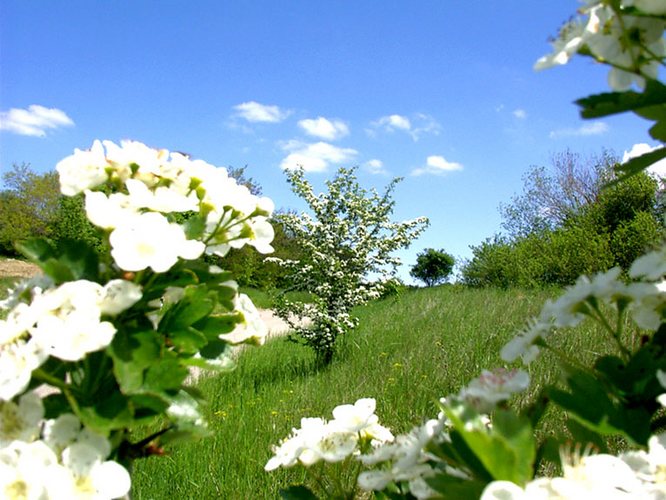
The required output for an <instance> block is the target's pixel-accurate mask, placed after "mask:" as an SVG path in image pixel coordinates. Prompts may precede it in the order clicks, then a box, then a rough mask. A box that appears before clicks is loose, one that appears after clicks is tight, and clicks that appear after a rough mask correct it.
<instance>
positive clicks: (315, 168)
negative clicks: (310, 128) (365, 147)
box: [280, 141, 358, 172]
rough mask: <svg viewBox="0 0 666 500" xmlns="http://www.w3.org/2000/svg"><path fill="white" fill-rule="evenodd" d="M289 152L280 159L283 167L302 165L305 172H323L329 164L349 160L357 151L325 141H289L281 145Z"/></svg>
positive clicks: (290, 167)
mask: <svg viewBox="0 0 666 500" xmlns="http://www.w3.org/2000/svg"><path fill="white" fill-rule="evenodd" d="M282 149H284V150H285V151H289V154H288V155H287V156H286V157H285V158H284V159H283V160H282V162H281V164H280V166H281V167H282V168H283V169H293V168H298V167H303V169H304V170H305V171H306V172H325V171H326V170H328V166H329V165H330V164H340V163H345V162H349V161H351V160H352V158H354V157H355V156H356V155H357V154H358V151H356V150H355V149H351V148H341V147H338V146H334V145H332V144H329V143H327V142H321V141H320V142H315V143H311V144H309V143H304V142H301V141H289V142H287V143H286V144H284V145H283V146H282Z"/></svg>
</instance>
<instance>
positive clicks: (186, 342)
mask: <svg viewBox="0 0 666 500" xmlns="http://www.w3.org/2000/svg"><path fill="white" fill-rule="evenodd" d="M169 338H170V339H171V342H173V345H174V346H175V347H177V348H178V350H179V351H180V352H184V353H188V354H194V353H196V352H198V351H199V349H200V348H202V347H203V346H205V345H206V343H207V342H208V340H207V339H206V336H205V335H204V334H203V333H201V332H199V331H197V330H196V329H195V328H192V327H191V326H188V327H187V328H183V329H181V330H172V331H170V332H169Z"/></svg>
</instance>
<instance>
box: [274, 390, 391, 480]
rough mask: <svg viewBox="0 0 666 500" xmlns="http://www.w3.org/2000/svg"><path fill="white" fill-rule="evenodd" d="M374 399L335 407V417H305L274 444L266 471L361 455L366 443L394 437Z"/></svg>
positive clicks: (376, 444)
mask: <svg viewBox="0 0 666 500" xmlns="http://www.w3.org/2000/svg"><path fill="white" fill-rule="evenodd" d="M375 406H376V402H375V400H374V399H371V398H365V399H359V400H358V401H356V402H355V403H354V404H353V405H351V404H345V405H340V406H337V407H335V409H334V410H333V419H332V420H328V421H327V420H325V419H322V418H303V419H301V427H300V428H299V429H293V430H292V434H291V436H289V437H288V438H286V439H284V440H283V441H282V442H281V443H280V445H279V446H276V447H274V449H273V453H274V456H273V457H272V458H271V459H270V460H269V461H268V462H267V463H266V466H265V469H266V470H267V471H271V470H275V469H277V468H278V467H291V466H293V465H296V464H297V463H300V464H302V465H305V466H310V465H313V464H315V463H317V462H319V461H322V460H323V461H325V462H340V461H342V460H344V459H345V458H347V457H349V456H351V455H356V456H359V455H360V453H361V451H362V449H365V448H367V446H366V445H368V444H369V445H370V446H371V447H372V446H378V445H380V444H382V443H386V442H390V441H393V434H391V431H389V430H388V429H387V428H386V427H384V426H382V425H380V424H379V418H378V417H377V415H375Z"/></svg>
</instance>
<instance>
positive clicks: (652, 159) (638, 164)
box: [610, 122, 666, 185]
mask: <svg viewBox="0 0 666 500" xmlns="http://www.w3.org/2000/svg"><path fill="white" fill-rule="evenodd" d="M655 126H656V125H655ZM660 126H663V127H666V122H664V123H662V124H660ZM664 132H666V130H665V131H664ZM664 135H665V136H666V133H665V134H664ZM661 140H666V139H661ZM662 158H666V148H659V149H655V150H654V151H650V152H648V153H644V154H642V155H640V156H637V157H635V158H632V159H631V160H629V161H626V162H625V163H622V164H620V165H618V166H617V167H615V171H616V173H617V174H618V178H617V179H615V180H614V181H613V182H611V183H610V184H611V185H613V184H617V183H619V182H622V181H623V180H625V179H627V178H628V177H631V176H632V175H636V174H638V173H639V172H642V171H643V170H645V169H646V168H648V167H649V166H650V165H652V164H653V163H656V162H658V161H659V160H661V159H662Z"/></svg>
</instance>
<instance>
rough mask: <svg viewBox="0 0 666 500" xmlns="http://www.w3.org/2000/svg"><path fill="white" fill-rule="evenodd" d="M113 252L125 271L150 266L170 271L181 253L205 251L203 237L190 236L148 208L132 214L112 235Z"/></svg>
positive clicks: (185, 255)
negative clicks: (139, 213)
mask: <svg viewBox="0 0 666 500" xmlns="http://www.w3.org/2000/svg"><path fill="white" fill-rule="evenodd" d="M109 241H110V243H111V255H112V256H113V258H114V260H115V262H116V264H117V265H118V267H120V268H121V269H123V270H125V271H141V270H143V269H146V268H148V267H150V268H151V269H152V270H153V271H155V272H157V273H162V272H165V271H168V270H169V269H170V268H171V267H172V266H173V265H174V264H175V263H176V262H177V261H178V258H179V257H181V258H183V259H187V260H192V259H196V258H198V257H199V256H201V254H202V253H203V251H204V245H203V243H201V242H200V241H195V240H188V239H187V238H186V237H185V233H184V231H183V229H182V228H181V227H180V226H179V225H178V224H174V223H170V222H169V221H168V220H167V219H166V218H165V217H164V216H163V215H161V214H158V213H156V212H148V213H144V214H141V215H137V216H135V217H132V218H130V219H129V220H128V221H127V222H126V223H125V224H123V225H121V226H119V227H117V228H116V229H115V230H114V231H113V232H112V233H111V236H110V239H109Z"/></svg>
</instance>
